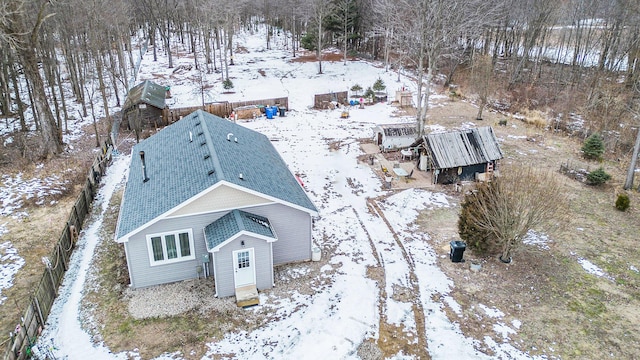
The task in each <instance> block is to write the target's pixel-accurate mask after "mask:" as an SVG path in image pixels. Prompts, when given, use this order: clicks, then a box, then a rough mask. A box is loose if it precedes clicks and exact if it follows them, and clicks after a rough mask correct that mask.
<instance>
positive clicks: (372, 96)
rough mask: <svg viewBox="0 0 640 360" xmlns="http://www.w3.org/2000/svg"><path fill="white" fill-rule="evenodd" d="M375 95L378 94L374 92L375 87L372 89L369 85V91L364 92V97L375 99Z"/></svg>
mask: <svg viewBox="0 0 640 360" xmlns="http://www.w3.org/2000/svg"><path fill="white" fill-rule="evenodd" d="M375 96H376V94H375V93H374V92H373V89H371V88H370V87H368V88H367V91H365V92H364V97H366V98H369V99H371V100H373V98H374V97H375Z"/></svg>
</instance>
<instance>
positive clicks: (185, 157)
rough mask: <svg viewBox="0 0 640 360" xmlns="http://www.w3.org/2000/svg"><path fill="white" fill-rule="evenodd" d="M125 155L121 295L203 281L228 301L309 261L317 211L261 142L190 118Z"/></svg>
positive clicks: (218, 122) (212, 121) (216, 121)
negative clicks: (125, 277) (127, 288)
mask: <svg viewBox="0 0 640 360" xmlns="http://www.w3.org/2000/svg"><path fill="white" fill-rule="evenodd" d="M132 154H133V155H132V159H131V164H130V166H129V175H128V180H127V184H126V187H125V191H124V195H123V199H122V204H121V207H120V214H119V218H118V225H117V228H116V241H117V242H119V243H122V244H123V245H124V249H125V254H126V258H127V266H128V270H129V277H130V281H131V287H133V288H142V287H148V286H153V285H158V284H164V283H170V282H176V281H182V280H187V279H197V278H203V277H213V279H214V283H215V290H214V289H212V290H213V292H212V293H213V294H215V295H216V296H219V297H226V296H233V295H234V294H235V295H236V296H238V289H240V288H247V287H248V288H252V289H254V290H255V291H257V290H260V289H267V288H270V287H272V286H273V285H274V278H273V276H274V275H273V267H274V266H277V265H280V264H285V263H291V262H299V261H306V260H309V259H311V257H312V224H313V217H315V216H317V214H318V212H317V209H316V207H315V206H314V204H313V203H312V202H311V200H310V199H309V197H308V196H307V194H306V192H305V190H304V189H303V187H302V186H301V184H300V182H299V181H298V180H297V178H296V177H295V176H294V174H293V173H292V172H291V171H290V170H289V168H288V167H287V164H286V163H285V162H284V160H283V159H282V158H281V157H280V155H279V154H278V152H277V151H276V149H275V148H274V147H273V145H272V144H271V142H270V141H269V139H268V138H267V137H266V136H265V135H263V134H260V133H258V132H256V131H253V130H250V129H247V128H245V127H243V126H241V125H238V124H235V123H232V122H230V121H228V120H225V119H222V118H219V117H217V116H215V115H211V114H208V113H205V112H203V111H201V110H198V111H196V112H194V113H192V114H190V115H189V116H187V117H185V118H183V119H182V120H180V121H178V122H176V123H174V124H172V125H170V126H167V127H165V128H164V129H162V130H161V131H159V132H158V133H156V134H155V135H153V136H151V137H149V138H148V139H145V140H143V141H141V142H140V143H139V144H137V145H136V146H135V147H134V148H133V153H132ZM256 294H257V293H256Z"/></svg>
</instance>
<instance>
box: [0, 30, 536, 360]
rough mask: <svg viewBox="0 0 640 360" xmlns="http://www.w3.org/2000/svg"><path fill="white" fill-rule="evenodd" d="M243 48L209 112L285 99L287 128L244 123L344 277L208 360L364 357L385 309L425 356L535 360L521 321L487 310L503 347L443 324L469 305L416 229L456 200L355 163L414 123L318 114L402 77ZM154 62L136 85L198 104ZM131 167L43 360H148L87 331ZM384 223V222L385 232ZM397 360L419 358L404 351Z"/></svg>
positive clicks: (180, 79)
mask: <svg viewBox="0 0 640 360" xmlns="http://www.w3.org/2000/svg"><path fill="white" fill-rule="evenodd" d="M237 40H238V42H239V43H240V44H241V45H242V46H244V47H246V48H247V49H248V50H249V51H248V52H247V53H236V54H235V56H234V61H235V63H236V65H234V66H233V67H231V69H230V75H231V79H232V81H233V83H234V86H235V88H234V90H235V93H234V94H223V89H222V86H221V85H220V84H219V82H220V81H219V80H220V79H219V77H220V74H211V75H209V78H207V79H206V81H207V82H208V83H211V84H214V83H215V84H216V85H215V86H214V87H213V88H211V89H210V90H208V92H207V94H206V99H207V100H206V101H212V100H216V101H220V100H240V99H263V98H271V97H275V96H283V95H284V96H288V97H289V107H290V109H291V110H290V111H289V112H288V113H287V114H286V117H276V118H274V119H273V120H267V119H265V118H261V119H257V120H254V121H251V122H240V123H241V124H242V125H243V126H246V127H249V128H251V129H254V130H257V131H259V132H262V133H264V134H266V135H267V136H268V137H269V138H273V139H278V141H274V142H273V144H274V146H275V147H276V148H277V149H278V151H279V152H280V154H281V155H282V157H283V158H284V160H285V161H286V162H287V163H288V164H289V166H290V169H291V171H292V172H294V173H297V174H300V176H301V177H302V179H303V181H304V183H305V187H306V189H307V191H308V193H309V195H310V197H311V199H312V200H313V201H314V203H315V204H316V206H317V207H318V209H319V213H320V216H319V219H318V220H317V221H316V222H315V228H314V239H315V241H316V244H317V245H318V246H320V247H321V248H322V249H333V250H332V251H331V252H326V251H325V252H323V254H322V256H324V257H329V258H330V259H329V264H330V265H331V266H332V267H334V268H336V269H337V271H335V272H331V273H330V274H331V275H327V274H329V272H328V271H327V270H328V269H326V268H325V269H321V270H320V271H319V273H318V274H317V276H318V277H324V276H330V277H331V279H330V280H331V281H330V282H329V285H328V286H326V287H324V288H322V289H321V291H320V292H319V293H317V294H315V295H304V294H301V293H296V292H293V293H291V294H288V296H287V297H286V298H282V299H268V300H269V301H261V303H269V304H271V305H269V306H272V307H273V309H271V310H272V311H273V312H278V313H280V314H282V316H279V320H274V321H271V322H269V324H268V325H266V326H264V327H262V328H259V329H257V330H255V331H253V332H250V333H246V332H230V333H228V334H227V335H226V336H225V337H224V339H223V340H221V341H219V342H211V343H208V344H207V347H208V349H209V350H208V353H207V355H205V357H203V358H205V359H206V358H209V357H212V356H213V355H214V354H235V357H236V358H240V359H265V358H270V359H289V358H303V359H315V358H317V359H327V358H331V359H355V358H358V355H357V349H358V346H359V345H360V344H361V343H362V342H363V341H365V340H367V339H376V338H377V337H378V335H379V330H380V329H379V324H380V320H381V319H380V316H381V315H380V312H379V308H380V307H379V305H380V304H381V303H383V304H384V307H383V308H384V313H383V315H384V316H385V318H386V321H387V322H389V323H392V324H397V325H402V326H403V327H404V329H405V332H406V333H407V334H408V336H410V335H415V337H416V339H419V338H425V339H426V345H427V351H428V353H429V354H430V356H431V357H432V358H434V359H488V358H492V357H491V356H488V355H486V354H483V353H481V352H480V351H478V350H477V348H478V347H479V346H480V345H481V346H482V347H484V348H491V349H492V350H493V351H494V352H495V355H494V356H493V357H497V358H503V359H528V358H533V357H532V356H529V355H528V354H526V353H522V352H521V351H519V350H517V349H516V348H514V347H513V346H512V345H511V344H510V343H509V341H510V340H509V335H510V334H514V333H516V332H517V331H518V328H519V327H520V325H521V322H520V321H519V320H517V319H516V320H513V321H510V322H508V323H506V322H505V321H504V320H503V319H502V316H503V315H504V314H503V313H502V312H501V311H500V309H495V308H489V307H483V309H484V311H485V312H486V313H487V314H488V316H489V318H490V319H491V320H490V321H494V324H493V328H494V330H495V336H492V337H489V336H487V337H485V338H484V339H472V338H468V337H466V336H465V335H464V334H462V333H461V331H460V329H459V326H458V324H457V323H456V321H455V319H450V318H448V317H447V314H446V313H445V307H449V308H451V309H453V311H454V312H455V313H458V314H460V312H461V306H460V305H459V304H457V303H456V301H455V300H454V299H453V298H452V297H451V296H450V295H449V293H450V291H451V289H452V286H453V283H452V281H451V280H450V279H449V278H447V276H446V275H445V274H444V273H443V272H442V271H441V270H440V269H439V267H438V266H437V258H438V257H439V256H443V254H442V250H441V249H434V248H433V246H432V242H431V239H429V237H428V236H427V235H426V234H422V233H419V234H416V233H415V231H413V230H415V228H414V225H412V223H413V222H414V220H415V219H416V217H417V215H418V212H419V211H421V210H423V209H430V208H431V209H434V208H438V207H447V206H451V205H450V201H449V199H447V197H446V196H445V195H444V194H440V193H433V192H429V191H425V190H416V189H409V190H405V191H402V192H399V193H395V194H390V193H388V192H387V191H386V190H383V189H382V186H381V182H380V180H379V178H378V177H377V176H376V175H375V174H374V173H373V172H372V171H371V169H370V168H369V167H368V166H366V165H363V164H361V163H358V161H357V157H358V155H361V150H360V147H359V143H358V140H357V139H360V138H368V137H371V136H372V135H373V134H372V130H371V129H372V127H373V126H375V125H376V124H379V123H389V122H410V121H413V120H412V119H411V118H391V116H392V113H393V110H394V108H393V107H391V106H389V105H387V104H377V105H373V106H367V107H366V108H365V109H358V108H353V109H351V111H350V118H349V119H341V118H340V110H326V111H316V110H312V109H311V108H310V106H311V105H312V103H313V95H314V94H317V93H325V92H330V91H344V90H347V89H348V88H350V87H351V86H353V85H354V84H356V83H358V84H360V85H361V86H362V87H363V88H365V89H366V88H367V87H368V86H371V85H372V84H373V82H374V81H375V80H376V79H378V78H380V79H382V80H383V81H384V83H385V84H386V85H387V90H388V92H389V94H390V95H391V96H393V94H394V92H395V90H396V89H398V88H400V87H402V86H404V87H407V88H409V89H412V87H413V84H412V83H411V82H410V81H409V80H407V79H404V78H403V79H401V82H397V81H396V80H397V78H398V75H397V74H395V73H391V72H385V71H384V69H383V68H382V67H376V66H372V65H371V64H370V63H367V62H364V61H353V62H349V63H348V64H347V65H343V63H342V62H336V63H328V62H325V63H324V64H323V68H324V74H322V75H318V74H317V64H316V63H304V62H294V63H292V62H287V61H284V60H286V59H289V58H290V57H291V55H290V53H288V52H285V51H283V50H277V48H278V47H280V46H281V45H282V43H281V42H279V41H280V40H279V39H276V40H275V41H273V40H272V46H273V47H274V48H275V49H276V50H267V49H265V45H266V40H265V37H264V36H262V35H260V34H256V35H253V36H249V35H247V34H240V35H239V36H238V38H237ZM159 53H160V52H159ZM283 59H284V60H283ZM151 60H152V57H151V55H150V54H147V55H146V56H145V58H144V60H143V61H142V68H141V70H140V73H139V77H138V79H139V80H146V79H152V80H156V81H157V82H158V83H161V84H163V85H170V86H171V92H172V95H173V99H172V100H171V102H172V104H171V106H174V107H177V106H187V105H198V104H199V102H200V101H201V97H200V93H199V92H200V89H199V87H198V83H194V82H193V81H191V80H189V79H192V80H193V79H197V78H198V77H199V76H200V75H199V73H198V72H197V71H196V70H191V71H184V72H182V73H180V74H172V70H171V69H167V68H166V65H165V63H164V62H163V61H159V62H158V63H153V62H152V61H151ZM187 61H190V60H188V59H176V65H179V64H181V63H185V62H187ZM258 70H262V71H263V72H264V74H265V75H264V76H263V75H261V72H258ZM205 75H206V74H205ZM405 80H406V81H405ZM194 89H195V90H194ZM335 141H339V148H338V149H337V150H335V149H334V150H332V149H330V147H329V143H331V142H335ZM129 159H130V157H129V156H128V155H126V154H120V155H117V156H116V157H115V158H114V163H113V164H112V165H111V166H110V168H109V169H108V172H107V176H106V177H105V178H104V180H103V184H102V187H101V190H100V192H99V194H98V200H97V202H96V204H97V205H98V207H97V212H95V213H94V214H93V216H92V217H91V218H90V219H89V220H88V223H87V224H85V230H83V232H82V234H81V238H80V240H79V242H78V248H77V250H76V251H75V253H74V255H73V257H72V259H71V266H70V270H69V272H68V273H67V275H66V278H65V281H64V284H63V286H62V287H61V289H60V295H59V298H58V299H57V301H56V303H55V304H54V307H53V309H52V313H51V315H50V316H49V320H48V326H47V327H46V329H45V330H44V332H43V335H42V337H41V339H40V341H39V344H40V348H41V350H42V349H46V348H50V349H51V351H52V352H53V353H54V354H55V356H56V358H57V359H87V358H91V359H93V360H102V359H129V358H136V359H139V358H140V356H139V355H138V353H137V352H136V350H135V349H131V350H130V351H128V352H124V353H118V354H113V353H112V352H111V351H110V350H109V349H108V347H107V346H106V345H105V344H93V343H92V342H91V337H90V335H89V334H87V333H86V331H85V330H84V327H83V326H82V324H80V322H79V312H80V311H81V305H80V303H81V298H82V293H83V291H82V289H83V287H84V286H85V282H86V272H87V270H88V268H89V267H90V266H91V264H92V260H93V255H94V252H95V249H96V247H97V246H99V244H100V241H102V239H100V238H99V231H98V229H99V227H100V225H101V221H102V216H103V215H104V211H105V209H106V204H108V202H109V199H110V197H111V195H112V194H113V193H114V191H115V189H117V187H119V186H122V185H123V184H124V179H125V178H126V169H127V165H128V161H129ZM381 195H390V196H389V197H387V198H386V199H385V200H384V201H377V202H374V205H375V206H377V207H378V208H379V213H376V212H374V211H370V207H369V206H370V205H369V204H368V201H367V199H368V198H377V197H379V196H381ZM382 216H384V218H386V219H387V221H388V223H386V222H384V221H382V219H381V217H382ZM323 239H326V240H323ZM105 240H106V241H110V240H111V239H105ZM2 246H3V245H2V244H0V249H1V248H2ZM328 266H329V265H328ZM368 267H381V268H383V269H384V289H381V288H380V287H379V286H380V284H379V283H377V282H376V281H374V280H372V279H370V278H369V277H368V276H367V269H368ZM301 271H304V265H301ZM0 279H1V277H0ZM397 289H414V290H416V291H417V293H416V294H417V298H416V299H413V301H415V302H416V304H417V306H412V305H413V304H412V303H411V302H409V301H401V300H398V297H397V296H395V297H394V291H397ZM382 290H384V291H382ZM381 294H384V297H383V296H382V295H381ZM262 296H265V295H262ZM435 299H440V300H437V301H436V300H435ZM262 300H267V299H262ZM0 301H1V300H0ZM274 304H277V305H274ZM263 306H266V305H263ZM414 309H421V311H422V312H423V313H424V318H425V319H426V320H425V323H424V324H422V325H420V324H418V323H416V320H415V319H416V318H417V317H416V316H415V315H416V314H414V311H415V310H414ZM247 311H255V310H247ZM421 329H423V330H421ZM419 332H424V333H419ZM418 343H419V341H418V340H416V344H418ZM169 358H171V359H175V358H180V354H166V355H164V356H161V357H159V358H158V359H169ZM394 358H397V359H405V358H413V357H411V356H409V355H407V354H403V353H401V352H400V353H397V354H396V355H395V357H394Z"/></svg>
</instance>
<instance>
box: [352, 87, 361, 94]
mask: <svg viewBox="0 0 640 360" xmlns="http://www.w3.org/2000/svg"><path fill="white" fill-rule="evenodd" d="M351 91H353V92H354V93H356V95H358V94H360V91H362V86H360V84H355V85H353V86H352V87H351Z"/></svg>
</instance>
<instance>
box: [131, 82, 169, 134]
mask: <svg viewBox="0 0 640 360" xmlns="http://www.w3.org/2000/svg"><path fill="white" fill-rule="evenodd" d="M166 95H167V87H166V86H163V85H158V84H156V83H154V82H152V81H149V80H145V81H143V82H141V83H140V84H138V85H136V86H134V87H132V88H131V90H129V92H128V93H127V98H126V99H125V101H124V105H123V106H122V119H123V121H122V126H126V127H127V128H128V129H134V128H135V125H136V124H134V122H136V121H139V125H140V128H143V127H145V126H157V125H160V124H161V123H162V110H163V109H164V108H165V98H166ZM125 124H126V125H125Z"/></svg>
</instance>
